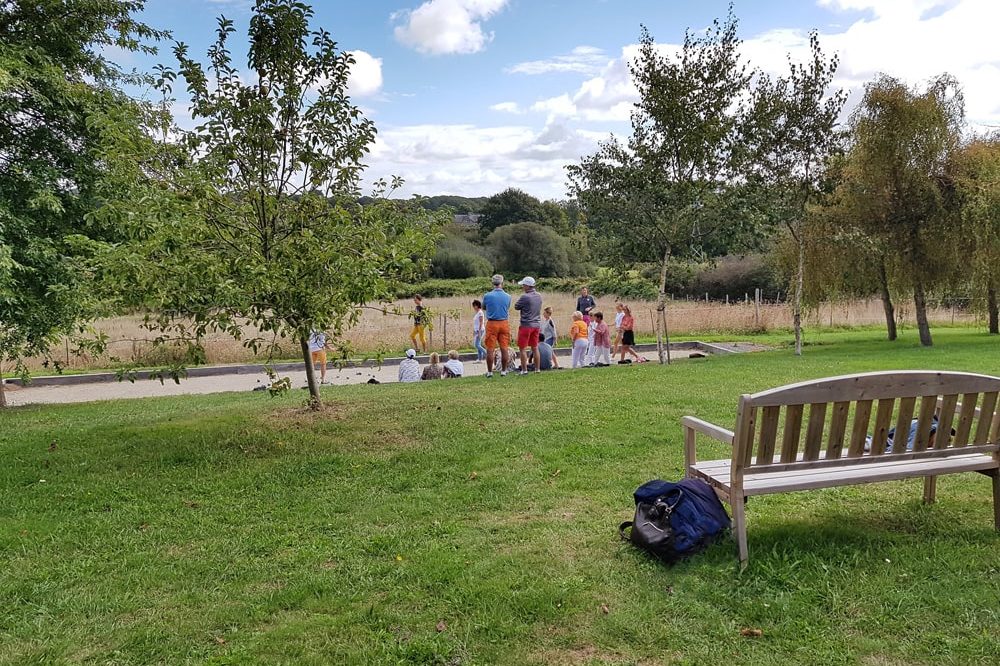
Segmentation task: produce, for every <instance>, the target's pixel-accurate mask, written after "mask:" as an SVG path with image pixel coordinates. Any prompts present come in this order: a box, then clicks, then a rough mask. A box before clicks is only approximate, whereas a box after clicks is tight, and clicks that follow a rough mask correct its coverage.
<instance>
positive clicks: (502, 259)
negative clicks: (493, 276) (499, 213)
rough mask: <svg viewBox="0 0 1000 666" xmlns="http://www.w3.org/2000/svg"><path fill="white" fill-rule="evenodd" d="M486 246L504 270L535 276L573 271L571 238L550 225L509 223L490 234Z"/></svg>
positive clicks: (497, 264) (496, 263)
mask: <svg viewBox="0 0 1000 666" xmlns="http://www.w3.org/2000/svg"><path fill="white" fill-rule="evenodd" d="M487 245H488V246H489V247H490V250H491V251H492V253H493V258H494V263H495V265H496V268H497V270H498V271H500V272H501V273H503V272H507V273H511V274H513V275H517V274H522V273H523V274H525V275H532V276H536V277H537V276H545V277H560V276H566V275H569V273H570V261H569V241H567V240H566V239H565V238H563V237H562V236H560V235H559V234H558V233H556V232H555V231H554V230H553V229H550V228H549V227H543V226H542V225H540V224H535V223H534V222H520V223H518V224H507V225H504V226H502V227H500V228H499V229H497V230H496V231H494V232H493V233H492V234H490V237H489V239H488V240H487Z"/></svg>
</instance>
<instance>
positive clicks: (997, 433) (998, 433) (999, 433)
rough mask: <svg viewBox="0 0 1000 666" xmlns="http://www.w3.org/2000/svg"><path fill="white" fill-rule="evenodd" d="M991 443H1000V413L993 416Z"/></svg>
mask: <svg viewBox="0 0 1000 666" xmlns="http://www.w3.org/2000/svg"><path fill="white" fill-rule="evenodd" d="M990 442H992V443H993V444H996V443H997V442H1000V411H998V412H997V413H996V415H994V416H993V427H992V428H990Z"/></svg>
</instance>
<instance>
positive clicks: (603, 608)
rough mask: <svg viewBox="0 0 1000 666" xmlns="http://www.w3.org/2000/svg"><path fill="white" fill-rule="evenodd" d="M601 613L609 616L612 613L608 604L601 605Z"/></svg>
mask: <svg viewBox="0 0 1000 666" xmlns="http://www.w3.org/2000/svg"><path fill="white" fill-rule="evenodd" d="M601 612H602V613H604V614H605V615H607V614H608V613H610V612H611V609H610V608H608V605H607V604H601Z"/></svg>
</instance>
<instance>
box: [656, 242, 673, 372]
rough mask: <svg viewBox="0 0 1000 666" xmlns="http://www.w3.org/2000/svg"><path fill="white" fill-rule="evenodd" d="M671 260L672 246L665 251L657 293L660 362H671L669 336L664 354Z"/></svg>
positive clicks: (657, 347)
mask: <svg viewBox="0 0 1000 666" xmlns="http://www.w3.org/2000/svg"><path fill="white" fill-rule="evenodd" d="M669 261H670V248H667V249H666V250H665V251H664V253H663V263H662V264H661V265H660V290H659V292H658V293H657V294H656V313H657V317H656V356H657V358H658V359H659V361H660V363H661V364H663V363H666V364H668V365H669V364H670V339H669V338H667V345H666V355H664V353H663V352H664V345H663V339H664V336H665V335H666V330H667V262H669Z"/></svg>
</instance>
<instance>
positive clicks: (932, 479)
mask: <svg viewBox="0 0 1000 666" xmlns="http://www.w3.org/2000/svg"><path fill="white" fill-rule="evenodd" d="M936 495H937V477H936V476H925V477H924V504H934V498H935V496H936Z"/></svg>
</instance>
